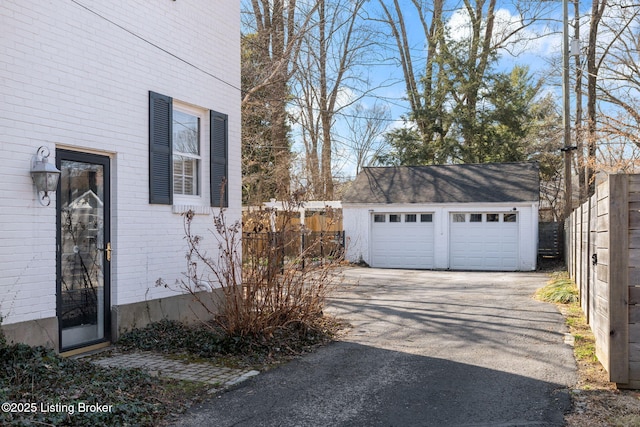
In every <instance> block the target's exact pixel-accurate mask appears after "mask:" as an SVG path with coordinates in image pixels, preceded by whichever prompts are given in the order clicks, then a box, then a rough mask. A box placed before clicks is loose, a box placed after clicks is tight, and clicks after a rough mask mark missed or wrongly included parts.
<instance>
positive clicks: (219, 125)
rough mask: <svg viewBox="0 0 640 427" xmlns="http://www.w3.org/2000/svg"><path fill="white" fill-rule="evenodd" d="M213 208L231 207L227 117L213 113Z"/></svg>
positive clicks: (211, 149)
mask: <svg viewBox="0 0 640 427" xmlns="http://www.w3.org/2000/svg"><path fill="white" fill-rule="evenodd" d="M210 117H211V141H210V142H211V147H210V152H211V165H210V166H211V182H210V184H211V185H210V188H211V206H214V207H221V208H226V207H228V206H229V196H228V194H229V192H228V188H229V186H228V182H227V163H228V130H227V115H226V114H222V113H217V112H215V111H211V115H210Z"/></svg>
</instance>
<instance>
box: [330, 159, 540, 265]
mask: <svg viewBox="0 0 640 427" xmlns="http://www.w3.org/2000/svg"><path fill="white" fill-rule="evenodd" d="M539 185H540V184H539V174H538V166H537V163H487V164H466V165H442V166H399V167H376V168H365V169H364V170H363V171H362V172H361V173H360V174H358V176H357V177H356V179H355V181H354V182H353V184H352V185H351V187H350V188H349V189H348V190H347V192H346V193H345V195H344V197H343V200H342V211H343V224H344V229H345V233H346V237H347V257H348V259H349V260H350V261H354V262H359V261H364V262H366V263H367V264H369V265H371V266H372V267H382V268H415V269H451V270H493V271H517V270H535V268H536V256H537V242H538V240H537V239H538V200H539V199H538V197H539Z"/></svg>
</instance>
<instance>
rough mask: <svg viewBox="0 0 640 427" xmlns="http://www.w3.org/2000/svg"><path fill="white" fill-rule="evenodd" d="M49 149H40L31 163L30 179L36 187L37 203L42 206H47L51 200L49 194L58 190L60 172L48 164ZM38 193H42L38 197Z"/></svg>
mask: <svg viewBox="0 0 640 427" xmlns="http://www.w3.org/2000/svg"><path fill="white" fill-rule="evenodd" d="M49 154H51V153H50V152H49V149H48V148H47V147H44V146H42V147H40V148H38V151H37V152H36V155H35V156H33V159H32V161H31V178H33V183H34V184H35V186H36V193H37V195H38V201H39V202H40V204H41V205H42V206H49V204H50V203H51V199H50V198H49V193H50V192H55V191H56V190H57V188H58V180H59V179H60V171H59V170H58V168H56V167H55V166H54V165H52V164H50V163H49ZM40 193H43V194H42V195H40Z"/></svg>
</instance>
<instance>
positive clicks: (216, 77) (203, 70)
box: [70, 0, 242, 92]
mask: <svg viewBox="0 0 640 427" xmlns="http://www.w3.org/2000/svg"><path fill="white" fill-rule="evenodd" d="M70 1H71V2H72V3H75V4H76V5H78V6H80V7H81V8H83V9H85V10H86V11H88V12H90V13H92V14H94V15H96V16H98V17H99V18H101V19H103V20H105V21H107V22H109V23H110V24H112V25H115V26H116V27H118V28H120V29H121V30H123V31H125V32H127V33H129V34H131V35H132V36H134V37H136V38H137V39H139V40H142V41H143V42H145V43H147V44H149V45H151V46H153V47H155V48H156V49H158V50H160V51H162V52H164V53H166V54H167V55H169V56H171V57H173V58H175V59H177V60H178V61H180V62H183V63H185V64H187V65H189V66H190V67H193V68H195V69H196V70H199V71H201V72H202V73H204V74H206V75H208V76H209V77H212V78H213V79H215V80H217V81H219V82H221V83H224V84H225V85H227V86H229V87H231V88H233V89H236V90H237V91H239V92H242V89H241V88H239V87H237V86H235V85H234V84H232V83H229V82H228V81H226V80H224V79H222V78H220V77H218V76H216V75H215V74H213V73H210V72H209V71H207V70H205V69H203V68H201V67H199V66H197V65H195V64H193V63H191V62H189V61H187V60H186V59H184V58H181V57H179V56H178V55H176V54H175V53H173V52H170V51H168V50H167V49H165V48H163V47H162V46H159V45H157V44H155V43H153V42H152V41H150V40H147V39H145V38H144V37H142V36H141V35H139V34H137V33H134V32H133V31H131V30H129V29H128V28H126V27H124V26H122V25H120V24H118V23H117V22H115V21H112V20H111V19H109V18H107V17H106V16H103V15H101V14H100V13H98V12H96V11H95V10H93V9H91V8H89V7H88V6H85V5H84V4H82V3H80V2H78V1H77V0H70Z"/></svg>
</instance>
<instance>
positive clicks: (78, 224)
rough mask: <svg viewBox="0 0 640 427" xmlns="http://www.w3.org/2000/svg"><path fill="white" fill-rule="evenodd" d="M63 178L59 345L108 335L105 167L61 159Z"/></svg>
mask: <svg viewBox="0 0 640 427" xmlns="http://www.w3.org/2000/svg"><path fill="white" fill-rule="evenodd" d="M60 169H61V171H62V174H61V177H60V194H59V195H58V197H60V199H61V200H60V205H59V206H60V215H61V216H60V227H61V230H60V251H61V253H60V264H61V265H60V276H61V277H60V299H59V307H58V316H59V319H60V327H61V328H62V336H61V339H62V342H61V346H62V347H63V348H64V347H71V346H77V345H80V344H83V343H87V342H91V341H97V340H101V339H103V338H104V337H105V325H104V323H105V322H104V320H105V277H104V245H105V241H104V235H105V233H104V215H105V206H104V191H105V188H104V181H105V180H104V166H103V165H98V164H92V163H84V162H78V161H70V160H62V161H61V168H60Z"/></svg>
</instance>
